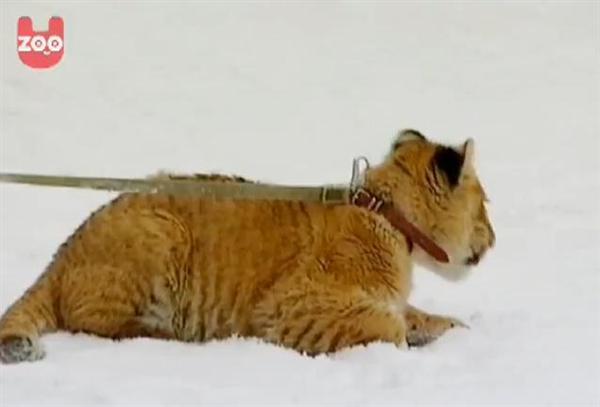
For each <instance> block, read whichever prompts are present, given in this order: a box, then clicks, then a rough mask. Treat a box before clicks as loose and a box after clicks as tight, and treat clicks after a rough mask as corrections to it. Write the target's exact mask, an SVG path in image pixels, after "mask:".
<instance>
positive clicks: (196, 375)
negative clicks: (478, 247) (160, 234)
mask: <svg viewBox="0 0 600 407" xmlns="http://www.w3.org/2000/svg"><path fill="white" fill-rule="evenodd" d="M52 3H55V5H51V3H50V2H37V3H33V4H30V3H25V2H2V3H1V4H0V14H1V19H0V68H1V71H0V80H1V81H0V170H2V171H13V172H16V171H19V172H37V173H48V174H72V175H96V176H144V175H146V174H148V173H152V172H154V171H156V170H157V169H160V168H163V169H170V170H175V171H215V170H216V171H225V172H235V173H240V174H243V175H246V176H249V177H253V178H258V179H262V180H267V181H275V182H281V183H294V184H304V183H329V182H345V181H346V180H348V178H349V170H350V163H351V159H352V157H354V156H356V155H366V156H368V157H370V158H371V160H372V161H376V160H378V159H379V158H380V157H382V156H383V155H384V153H385V152H386V149H387V147H388V145H389V144H390V141H391V137H392V135H393V134H394V132H395V131H396V130H397V129H398V128H403V127H414V128H417V129H420V130H421V131H423V132H424V133H425V134H427V135H429V136H430V137H431V138H434V139H438V140H442V141H447V142H455V143H458V142H462V141H463V140H464V139H465V138H467V137H473V138H475V140H476V147H477V153H478V166H479V171H480V175H481V178H482V180H483V181H484V183H485V184H486V187H487V189H488V193H489V195H490V197H491V206H490V209H491V216H492V218H493V221H494V224H495V227H496V232H497V238H498V239H497V246H496V248H495V250H493V251H492V252H491V253H490V255H489V256H488V257H487V258H486V259H485V261H484V262H483V263H482V264H481V265H480V267H478V268H477V269H476V270H475V271H474V273H473V275H472V277H471V278H470V279H468V280H466V281H464V282H461V283H450V282H446V281H442V280H440V279H439V278H438V277H436V276H434V275H433V274H431V273H429V272H427V271H424V270H417V271H416V282H415V291H414V300H413V302H414V303H415V304H416V305H419V306H421V307H423V308H425V309H427V310H430V311H434V312H441V313H447V314H452V315H454V316H457V317H459V318H462V319H464V320H465V321H466V322H468V323H469V324H470V325H471V329H470V330H457V331H455V332H452V333H450V334H448V335H446V336H445V337H443V338H442V339H441V340H439V341H438V342H436V343H434V344H432V345H431V346H428V347H426V348H423V349H416V350H408V351H407V350H399V349H396V348H394V347H393V346H391V345H387V344H373V345H370V346H368V347H366V348H365V347H361V348H354V349H350V350H347V351H343V352H340V353H339V354H337V355H335V356H332V357H318V358H315V359H312V358H308V357H303V356H300V355H298V354H296V353H294V352H291V351H288V350H284V349H281V348H277V347H274V346H270V345H266V344H263V343H260V342H259V341H253V340H239V339H232V340H228V341H225V342H215V343H208V344H203V345H193V344H183V343H176V342H163V341H158V340H148V339H137V340H130V341H124V342H120V343H113V342H111V341H108V340H103V339H98V338H94V337H89V336H85V335H76V336H72V335H69V334H65V333H59V334H55V335H49V336H47V337H45V338H44V344H45V346H46V350H47V353H48V355H47V358H46V359H45V360H44V361H41V362H39V363H34V364H21V365H13V366H0V405H2V406H13V405H38V404H40V405H82V406H83V405H128V404H136V405H180V404H181V405H183V404H194V405H214V404H223V405H238V404H251V405H260V406H263V405H271V404H273V405H303V404H340V405H349V406H363V405H383V404H387V405H415V404H457V405H464V404H474V405H475V404H476V405H480V404H488V405H490V404H494V405H499V404H521V405H522V404H531V405H532V404H536V405H542V404H544V405H550V404H551V405H573V404H582V405H599V404H600V390H599V388H600V386H599V383H600V350H599V348H600V302H599V301H600V300H599V299H600V260H599V256H600V254H599V252H600V240H599V230H600V218H599V217H600V210H599V205H600V144H599V143H600V96H599V86H600V68H599V64H600V23H599V22H600V7H599V6H598V3H596V4H594V3H593V2H579V3H574V2H568V3H567V2H564V3H559V2H552V3H550V2H548V3H533V2H523V3H518V2H510V3H491V2H481V3H472V2H461V3H455V4H452V3H447V2H444V3H442V2H435V3H433V2H430V3H421V4H419V3H408V2H398V3H379V4H367V3H356V2H355V3H350V4H344V3H338V2H329V3H317V2H311V3H306V4H304V5H302V4H300V3H285V4H284V3H279V4H276V3H254V4H251V3H227V4H223V5H216V4H209V3H191V2H186V3H184V2H178V3H177V2H167V1H164V2H152V3H148V4H145V5H144V4H143V3H142V2H133V1H131V2H117V1H112V2H104V3H102V2H89V3H79V4H77V3H75V2H66V3H56V2H52ZM21 15H29V16H31V17H32V18H33V21H34V25H35V26H36V27H37V28H39V29H42V28H44V27H45V26H46V21H47V18H48V17H50V16H51V15H58V16H62V17H63V18H64V20H65V29H66V34H65V36H66V39H65V56H64V58H63V60H62V62H61V63H60V65H59V66H58V67H57V68H56V69H53V70H49V71H33V70H30V69H29V68H27V67H25V66H24V65H22V64H21V62H20V61H19V59H18V57H17V54H16V50H15V40H16V39H15V35H16V23H17V19H18V17H19V16H21ZM112 196H113V195H112V194H109V193H101V192H90V191H78V190H65V189H43V188H35V187H25V186H8V185H2V186H0V312H2V311H4V310H5V309H6V307H7V306H8V305H9V304H10V303H11V302H12V301H13V300H15V299H16V298H17V297H18V296H19V295H21V293H22V292H23V291H24V290H25V288H26V287H27V286H28V285H29V284H30V283H31V282H32V281H33V280H34V279H35V278H36V276H37V275H38V274H39V273H40V272H41V271H42V270H43V268H44V266H45V265H46V264H47V263H48V261H49V260H50V257H51V255H52V253H53V252H54V250H55V249H56V247H57V246H58V245H59V244H60V243H61V241H62V240H63V239H64V238H65V237H66V236H68V235H69V234H70V232H71V231H72V230H73V229H74V228H75V227H76V226H77V225H78V224H79V222H80V221H81V220H82V219H84V218H85V217H86V216H87V214H88V213H89V212H90V211H91V210H93V209H94V208H96V207H97V206H98V205H100V204H101V203H103V202H105V201H107V200H108V199H110V198H111V197H112Z"/></svg>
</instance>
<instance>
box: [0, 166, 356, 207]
mask: <svg viewBox="0 0 600 407" xmlns="http://www.w3.org/2000/svg"><path fill="white" fill-rule="evenodd" d="M0 182H4V183H13V184H28V185H38V186H47V187H63V188H83V189H93V190H101V191H111V192H132V193H150V194H155V193H166V194H177V195H193V196H198V197H202V198H215V199H245V200H248V199H253V200H257V199H258V200H261V199H268V200H287V201H305V202H321V203H347V202H349V200H350V189H349V188H346V187H336V186H327V185H323V186H288V185H275V184H257V183H237V182H218V181H207V180H201V179H200V180H196V179H193V178H192V179H186V178H176V179H141V178H97V177H71V176H55V175H38V174H11V173H0Z"/></svg>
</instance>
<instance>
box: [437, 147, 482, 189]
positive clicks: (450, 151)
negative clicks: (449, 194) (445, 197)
mask: <svg viewBox="0 0 600 407" xmlns="http://www.w3.org/2000/svg"><path fill="white" fill-rule="evenodd" d="M474 149H475V142H474V141H473V139H468V140H467V141H466V142H465V143H464V144H463V145H462V146H461V147H460V148H459V149H454V148H452V147H446V146H439V147H438V148H437V149H436V151H435V153H434V155H433V159H432V164H433V166H434V168H435V169H437V171H439V172H441V173H442V174H443V175H444V177H445V178H446V180H447V181H448V184H449V185H450V187H452V188H453V187H455V186H457V185H458V184H459V182H460V178H461V176H462V174H463V173H464V171H465V170H466V169H467V168H470V166H472V165H473V155H474Z"/></svg>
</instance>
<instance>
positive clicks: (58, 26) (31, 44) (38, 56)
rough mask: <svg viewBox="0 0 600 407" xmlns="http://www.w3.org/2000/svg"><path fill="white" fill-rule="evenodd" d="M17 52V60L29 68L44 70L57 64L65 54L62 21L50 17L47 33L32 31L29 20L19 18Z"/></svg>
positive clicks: (58, 18) (27, 18)
mask: <svg viewBox="0 0 600 407" xmlns="http://www.w3.org/2000/svg"><path fill="white" fill-rule="evenodd" d="M17 52H18V54H19V59H21V61H22V62H23V63H24V64H25V65H27V66H29V67H30V68H35V69H46V68H51V67H53V66H55V65H56V64H58V62H59V61H60V60H61V59H62V56H63V54H64V52H65V45H64V22H63V19H62V18H60V17H52V18H50V20H49V21H48V31H33V23H32V21H31V18H29V17H21V18H19V22H18V24H17Z"/></svg>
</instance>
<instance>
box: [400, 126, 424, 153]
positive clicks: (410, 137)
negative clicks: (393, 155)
mask: <svg viewBox="0 0 600 407" xmlns="http://www.w3.org/2000/svg"><path fill="white" fill-rule="evenodd" d="M415 140H417V141H427V139H426V138H425V136H424V135H422V134H421V133H419V132H418V131H416V130H412V129H406V130H400V131H399V132H398V134H397V135H396V138H395V139H394V143H393V144H392V151H395V150H396V149H397V148H398V147H400V144H402V143H406V142H407V141H415Z"/></svg>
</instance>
